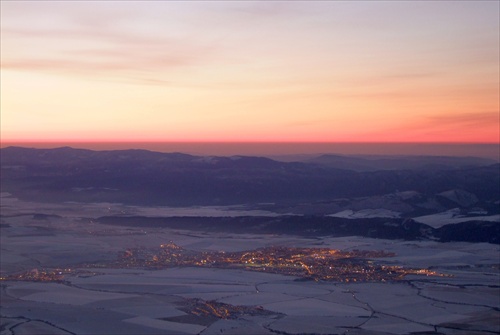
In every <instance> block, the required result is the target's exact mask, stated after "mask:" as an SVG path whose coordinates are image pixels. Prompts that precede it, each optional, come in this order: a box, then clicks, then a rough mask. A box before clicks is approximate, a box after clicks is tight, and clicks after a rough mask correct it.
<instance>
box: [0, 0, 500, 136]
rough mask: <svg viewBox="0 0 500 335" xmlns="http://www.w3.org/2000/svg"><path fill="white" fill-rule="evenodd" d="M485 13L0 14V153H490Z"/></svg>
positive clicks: (336, 8) (461, 6)
mask: <svg viewBox="0 0 500 335" xmlns="http://www.w3.org/2000/svg"><path fill="white" fill-rule="evenodd" d="M499 12H500V3H499V2H488V1H483V2H468V1H460V2H352V3H351V2H259V1H256V2H252V1H248V2H148V3H147V4H144V3H141V2H139V1H128V2H120V3H114V2H92V3H90V2H53V1H39V2H22V1H21V2H17V1H10V2H2V11H1V20H0V24H1V31H0V32H1V40H2V48H1V49H0V51H1V71H2V75H1V77H0V80H1V85H0V90H1V92H0V93H1V101H0V104H1V105H0V109H1V114H0V118H1V122H0V140H1V142H2V143H8V142H18V143H22V142H25V143H29V142H54V143H55V142H81V143H94V142H136V143H137V142H145V143H147V142H151V143H153V142H193V143H194V142H222V143H229V142H230V143H236V142H237V143H240V142H242V143H246V142H251V143H256V142H260V143H267V142H277V143H297V142H300V143H316V142H330V143H497V144H498V143H500V79H499V78H500V62H499V59H500V42H499V41H500V19H499V18H498V15H497V14H498V13H499ZM346 18H349V19H348V20H347V19H346ZM422 18H425V20H422ZM424 22H425V23H424ZM2 145H3V144H2Z"/></svg>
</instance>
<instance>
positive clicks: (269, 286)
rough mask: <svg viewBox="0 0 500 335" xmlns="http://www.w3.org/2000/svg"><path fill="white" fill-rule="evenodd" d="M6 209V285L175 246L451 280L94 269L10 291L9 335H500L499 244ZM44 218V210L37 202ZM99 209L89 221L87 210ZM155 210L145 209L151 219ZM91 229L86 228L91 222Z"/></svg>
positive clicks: (6, 292) (5, 295)
mask: <svg viewBox="0 0 500 335" xmlns="http://www.w3.org/2000/svg"><path fill="white" fill-rule="evenodd" d="M7 205H8V206H11V207H9V210H10V211H11V213H7V212H8V211H7V210H6V211H4V210H2V213H3V214H4V215H7V214H9V215H12V214H13V211H16V213H17V214H22V215H17V216H4V217H2V223H4V224H7V225H9V226H4V227H3V228H1V235H0V238H1V240H0V242H1V253H0V257H1V258H0V261H1V276H6V275H9V274H12V273H17V272H22V271H26V270H31V269H33V268H38V269H40V268H44V267H46V268H54V267H73V268H77V267H78V264H83V263H90V262H98V261H106V260H112V259H114V258H116V257H117V254H118V253H119V252H122V251H123V250H125V249H127V248H140V247H145V248H153V247H158V246H159V245H160V244H162V243H166V242H169V241H174V242H175V243H176V244H177V245H179V246H181V247H184V248H186V249H190V250H197V251H203V250H212V251H219V250H224V251H241V250H250V249H255V248H259V247H267V246H276V245H279V246H293V247H321V248H333V249H340V250H344V251H350V250H354V249H359V250H384V251H387V252H393V253H395V254H396V256H395V257H387V258H382V259H377V260H375V261H377V262H382V263H385V264H389V265H399V266H405V267H420V268H431V269H432V270H434V271H438V272H440V273H444V274H448V275H451V276H449V277H422V276H411V277H407V278H406V279H405V280H404V281H399V282H372V283H339V282H314V281H304V280H300V279H298V278H295V277H290V276H285V275H277V274H270V273H261V272H247V271H244V270H236V269H215V268H195V267H184V268H168V269H162V270H145V269H136V268H127V269H109V268H95V269H85V270H87V271H94V272H96V273H98V274H97V275H93V276H84V275H81V276H79V275H76V274H75V275H70V276H67V277H66V278H65V280H66V281H65V282H64V283H58V282H29V281H2V282H1V310H0V315H1V329H2V330H1V334H2V335H3V334H5V335H7V334H108V335H112V334H269V335H270V334H359V335H361V334H386V335H387V334H412V333H413V334H418V333H420V334H422V333H425V334H454V335H455V334H463V335H465V334H483V335H486V334H497V333H500V321H499V320H500V312H499V310H500V274H499V263H500V259H499V257H500V256H499V255H500V248H499V246H498V245H493V244H487V243H475V244H474V243H438V242H433V241H421V242H420V241H411V242H410V241H402V240H381V239H369V238H362V237H356V236H352V237H343V238H331V237H323V238H315V239H312V238H302V237H298V236H288V235H251V234H227V233H224V234H215V233H210V234H207V233H203V232H193V231H189V232H188V231H182V230H170V229H159V228H157V229H149V228H148V229H147V230H144V229H136V228H131V227H117V226H113V227H111V226H106V225H102V224H93V223H87V224H85V225H82V221H80V217H81V216H82V215H83V214H85V215H86V216H87V217H92V214H89V213H102V211H106V210H108V209H107V208H106V204H100V205H99V206H98V205H94V206H93V207H92V206H90V207H89V208H80V209H79V210H78V211H75V212H71V211H70V210H68V209H67V208H66V209H64V210H58V209H59V207H58V206H53V207H51V208H49V209H48V210H46V212H47V213H48V214H53V215H59V217H50V218H46V219H43V220H40V219H38V220H37V219H35V218H34V217H33V215H32V214H29V213H33V212H35V210H33V208H31V209H30V208H23V209H22V210H21V209H19V208H18V209H16V205H15V202H11V203H8V204H7ZM36 206H37V207H36V211H37V212H39V211H41V210H43V206H42V205H40V204H36ZM87 209H89V211H88V212H87V211H86V210H87ZM146 210H147V209H144V211H146ZM86 222H88V221H86ZM199 299H201V300H202V301H215V302H217V303H222V304H229V305H232V306H246V307H250V308H255V310H257V311H263V312H258V313H247V312H245V313H242V314H238V315H237V316H236V317H233V318H231V317H230V318H227V319H223V318H221V319H214V318H199V319H196V318H193V317H192V315H191V316H190V315H189V313H188V312H187V309H186V308H187V307H186V306H189V305H190V304H193V301H198V300H199Z"/></svg>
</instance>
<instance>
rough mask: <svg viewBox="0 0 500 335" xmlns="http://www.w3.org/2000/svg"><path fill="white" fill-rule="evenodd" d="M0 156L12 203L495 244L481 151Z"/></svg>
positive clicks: (125, 220)
mask: <svg viewBox="0 0 500 335" xmlns="http://www.w3.org/2000/svg"><path fill="white" fill-rule="evenodd" d="M0 160H1V179H0V182H1V191H2V192H3V193H4V194H6V193H9V194H11V196H13V197H16V198H19V199H21V200H29V201H37V202H58V203H63V202H69V201H73V202H83V203H93V202H106V203H122V204H125V205H139V206H186V207H189V206H211V205H217V206H225V205H242V207H243V208H245V209H260V210H266V211H269V212H273V213H276V214H277V215H278V216H275V217H274V218H273V217H267V218H266V217H254V218H252V217H244V216H241V217H232V218H221V217H213V218H205V217H202V216H199V217H178V218H168V217H160V218H152V217H147V216H142V217H132V216H127V215H122V216H119V217H103V218H99V219H98V222H101V223H105V224H119V225H139V226H141V225H145V226H151V225H152V226H165V227H172V228H182V229H198V230H220V231H235V232H239V231H242V232H245V231H246V232H253V233H287V234H300V235H307V236H321V235H332V236H349V235H361V236H368V237H377V238H398V239H401V238H402V239H407V240H413V239H432V240H438V241H443V242H445V241H469V242H490V243H500V237H499V236H500V222H498V214H500V164H498V163H495V162H494V161H490V160H487V159H481V158H472V157H430V156H425V157H418V156H417V157H414V156H397V157H396V156H395V157H365V158H360V157H344V156H334V155H326V156H320V157H317V158H314V159H309V160H307V161H305V162H281V161H275V160H272V159H269V158H262V157H246V156H232V157H214V156H208V157H204V156H192V155H187V154H182V153H159V152H151V151H146V150H115V151H92V150H83V149H72V148H69V147H63V148H57V149H29V148H21V147H8V148H4V149H1V150H0ZM290 214H294V215H290ZM40 215H42V214H40ZM420 216H422V218H421V219H418V217H420ZM412 218H414V219H412ZM419 220H420V221H419ZM446 220H448V221H446ZM449 223H451V224H449Z"/></svg>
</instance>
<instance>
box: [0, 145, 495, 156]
mask: <svg viewBox="0 0 500 335" xmlns="http://www.w3.org/2000/svg"><path fill="white" fill-rule="evenodd" d="M9 146H21V147H27V146H28V147H33V148H46V149H48V148H57V147H64V146H69V147H74V148H77V149H90V150H124V149H145V150H151V151H159V152H183V153H187V154H193V155H205V156H206V155H220V156H232V155H253V156H267V157H276V156H287V155H293V156H297V155H316V154H341V155H381V156H382V155H409V156H422V155H428V156H472V157H481V158H490V159H495V160H497V161H500V143H475V142H472V143H471V142H465V143H456V142H451V143H442V142H299V141H297V142H269V141H266V142H264V141H261V142H258V141H255V142H235V141H233V142H227V141H226V142H223V141H220V142H217V141H29V140H26V141H0V147H1V148H5V147H9Z"/></svg>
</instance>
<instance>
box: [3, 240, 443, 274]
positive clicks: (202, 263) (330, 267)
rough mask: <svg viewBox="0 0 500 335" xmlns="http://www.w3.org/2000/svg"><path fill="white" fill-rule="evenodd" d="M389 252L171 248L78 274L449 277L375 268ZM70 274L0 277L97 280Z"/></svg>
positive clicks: (129, 254)
mask: <svg viewBox="0 0 500 335" xmlns="http://www.w3.org/2000/svg"><path fill="white" fill-rule="evenodd" d="M393 256H395V254H393V253H389V252H385V251H366V250H353V251H340V250H335V249H328V248H292V247H280V246H276V247H267V248H260V249H256V250H249V251H239V252H224V251H202V252H198V251H193V250H186V249H183V248H181V247H179V246H178V245H176V244H174V243H173V242H170V243H167V244H162V245H160V248H159V249H156V250H152V249H146V248H136V249H127V250H125V251H124V252H123V253H121V254H120V255H119V257H118V259H117V260H116V261H113V262H107V263H98V264H84V265H81V266H79V267H80V268H81V267H83V268H144V269H150V270H158V269H164V268H172V267H189V266H194V267H210V268H223V269H228V268H229V269H243V270H247V271H259V272H267V273H276V274H282V275H286V276H294V277H299V278H303V279H310V280H314V281H320V280H323V281H338V282H346V283H348V282H385V281H398V280H403V279H404V278H405V277H406V276H407V275H425V276H445V275H443V274H439V273H437V272H435V271H431V270H428V269H412V268H403V267H400V266H394V265H379V264H375V263H374V261H372V260H371V259H373V258H385V257H393ZM95 274H96V273H93V272H82V271H78V272H76V271H75V270H72V269H55V270H37V269H34V270H31V271H27V272H25V273H22V274H17V275H10V276H7V277H2V278H0V279H2V280H28V281H63V279H64V276H65V275H80V276H82V275H88V276H90V275H95Z"/></svg>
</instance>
